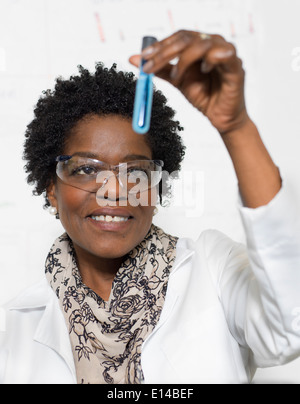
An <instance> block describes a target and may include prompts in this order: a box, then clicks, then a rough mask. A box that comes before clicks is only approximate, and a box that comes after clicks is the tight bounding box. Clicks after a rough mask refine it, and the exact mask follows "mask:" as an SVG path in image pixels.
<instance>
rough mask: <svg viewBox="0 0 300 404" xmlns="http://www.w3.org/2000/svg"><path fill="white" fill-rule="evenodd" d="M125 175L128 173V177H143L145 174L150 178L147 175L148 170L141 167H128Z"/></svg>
mask: <svg viewBox="0 0 300 404" xmlns="http://www.w3.org/2000/svg"><path fill="white" fill-rule="evenodd" d="M127 175H128V177H129V176H130V177H134V176H136V177H143V178H145V176H146V177H147V178H150V176H149V170H146V169H143V168H141V167H132V168H129V169H128V170H127Z"/></svg>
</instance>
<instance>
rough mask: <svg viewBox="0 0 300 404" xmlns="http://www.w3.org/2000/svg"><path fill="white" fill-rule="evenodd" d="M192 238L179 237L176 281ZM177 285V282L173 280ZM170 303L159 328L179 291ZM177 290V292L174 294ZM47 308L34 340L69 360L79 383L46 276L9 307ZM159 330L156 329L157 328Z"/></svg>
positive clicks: (56, 305)
mask: <svg viewBox="0 0 300 404" xmlns="http://www.w3.org/2000/svg"><path fill="white" fill-rule="evenodd" d="M191 242H192V241H191V240H189V239H179V240H178V243H177V251H176V261H175V264H174V267H173V270H172V272H171V277H172V278H173V280H174V281H175V280H176V274H177V272H178V270H179V268H180V267H181V266H182V265H183V263H184V262H185V261H186V260H188V259H189V258H190V257H191V256H193V255H194V253H195V249H194V248H193V246H192V245H190V244H191ZM173 284H174V282H173ZM170 292H171V293H170V299H169V301H170V303H171V304H170V305H168V307H166V308H165V310H163V313H162V317H161V319H160V322H159V324H158V327H157V328H160V327H161V325H162V324H163V323H164V322H165V320H166V319H167V317H168V316H169V315H170V312H171V311H172V309H173V307H174V305H175V303H176V301H177V293H176V292H177V291H175V290H173V291H170ZM174 292H175V293H174ZM41 309H44V312H43V314H42V315H41V319H40V321H39V323H38V326H37V328H36V331H35V334H34V340H35V341H36V342H38V343H40V344H43V345H45V346H48V347H49V348H51V349H53V350H54V351H55V352H57V353H58V354H59V355H60V356H61V357H62V358H63V359H64V360H65V361H66V363H67V365H68V367H69V368H70V370H71V372H72V375H73V377H74V383H76V370H75V363H74V358H73V354H72V348H71V344H70V339H69V334H68V329H67V327H66V323H65V319H64V317H63V313H62V311H61V309H60V307H59V302H58V299H57V297H56V295H55V293H54V292H53V290H52V289H51V287H50V285H49V284H48V281H47V280H46V278H44V279H43V281H41V282H40V283H39V284H38V285H35V286H34V287H32V288H29V289H27V291H25V292H24V293H23V294H22V295H20V296H19V297H18V298H17V299H16V300H15V301H14V302H12V305H10V307H9V310H29V311H30V310H41ZM155 331H156V330H155Z"/></svg>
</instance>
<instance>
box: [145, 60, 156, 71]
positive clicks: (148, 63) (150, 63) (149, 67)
mask: <svg viewBox="0 0 300 404" xmlns="http://www.w3.org/2000/svg"><path fill="white" fill-rule="evenodd" d="M153 66H154V62H153V60H149V62H147V63H145V64H144V66H143V71H144V72H145V73H148V72H150V70H151V69H152V67H153Z"/></svg>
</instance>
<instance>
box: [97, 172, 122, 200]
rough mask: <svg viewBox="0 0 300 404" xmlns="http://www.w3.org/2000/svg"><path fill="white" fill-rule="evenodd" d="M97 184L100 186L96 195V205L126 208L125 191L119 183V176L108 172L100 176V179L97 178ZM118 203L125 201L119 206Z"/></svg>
mask: <svg viewBox="0 0 300 404" xmlns="http://www.w3.org/2000/svg"><path fill="white" fill-rule="evenodd" d="M117 178H118V180H117ZM97 182H99V183H100V184H102V185H101V186H100V188H99V190H98V192H97V194H96V199H97V203H98V205H100V206H117V202H119V204H118V206H126V205H127V190H126V189H125V188H124V186H123V184H121V183H120V179H119V175H115V173H114V172H112V171H109V172H106V173H102V174H101V178H97ZM120 201H126V203H125V204H124V203H123V204H121V203H120Z"/></svg>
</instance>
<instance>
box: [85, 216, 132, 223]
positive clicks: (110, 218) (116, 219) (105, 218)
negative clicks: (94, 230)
mask: <svg viewBox="0 0 300 404" xmlns="http://www.w3.org/2000/svg"><path fill="white" fill-rule="evenodd" d="M92 219H93V220H96V221H97V222H107V223H109V222H127V221H128V220H129V217H122V216H109V215H107V216H92Z"/></svg>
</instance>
